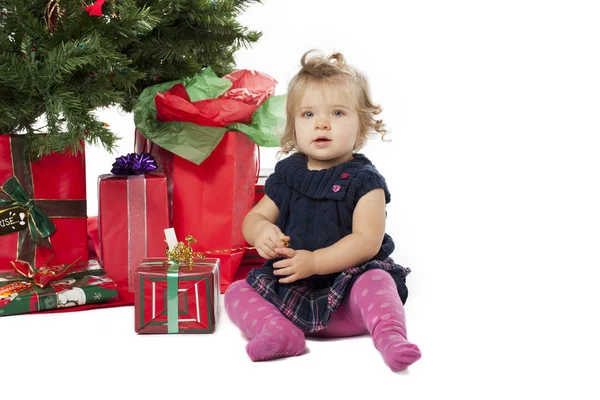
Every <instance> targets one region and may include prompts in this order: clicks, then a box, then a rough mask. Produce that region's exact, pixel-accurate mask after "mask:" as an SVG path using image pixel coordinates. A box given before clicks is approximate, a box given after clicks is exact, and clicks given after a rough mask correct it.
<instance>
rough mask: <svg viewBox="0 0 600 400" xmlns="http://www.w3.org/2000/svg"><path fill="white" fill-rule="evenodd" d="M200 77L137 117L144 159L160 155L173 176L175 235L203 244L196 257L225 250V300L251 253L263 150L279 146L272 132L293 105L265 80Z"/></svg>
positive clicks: (155, 91) (244, 73) (142, 105)
mask: <svg viewBox="0 0 600 400" xmlns="http://www.w3.org/2000/svg"><path fill="white" fill-rule="evenodd" d="M200 75H201V76H199V77H196V78H194V79H191V80H188V81H184V82H183V83H181V82H180V81H177V82H173V83H168V84H161V85H157V87H151V88H147V89H146V90H145V91H144V93H142V95H141V96H140V100H139V101H138V103H137V105H136V109H134V112H135V121H136V127H137V130H136V152H138V153H139V152H147V153H150V154H152V155H153V156H154V157H155V158H156V159H157V161H158V164H159V165H160V168H161V172H163V173H164V174H165V175H166V176H167V179H168V182H169V195H170V200H171V206H172V208H171V211H172V224H173V227H174V228H175V230H176V231H179V232H188V233H189V234H191V235H192V236H194V237H195V238H196V239H197V240H198V242H197V243H196V245H195V246H194V250H198V251H201V252H206V253H208V252H214V251H216V250H220V251H219V252H216V254H214V253H213V254H214V255H215V257H218V258H219V259H220V260H221V265H220V274H221V287H220V291H221V293H223V292H224V291H225V290H226V289H227V287H228V286H229V285H230V284H231V283H232V282H233V281H234V277H235V274H236V271H237V270H238V267H239V265H240V263H241V261H242V257H243V255H244V250H243V248H244V247H245V246H246V245H247V243H246V241H245V239H244V237H243V235H242V229H241V227H242V223H243V221H244V218H245V216H246V214H247V213H248V212H249V211H250V210H251V209H252V205H253V202H254V185H255V183H256V180H257V175H258V169H259V165H258V156H257V153H258V152H257V147H256V144H258V145H269V146H272V145H278V139H277V138H276V137H275V135H274V134H271V135H270V134H265V132H270V131H271V130H275V129H276V127H277V125H278V124H279V123H280V122H281V121H282V120H283V118H279V117H280V114H284V112H285V104H284V103H285V99H283V98H279V97H278V96H271V95H272V94H273V93H274V89H275V86H276V84H277V82H276V81H275V80H274V79H273V78H271V77H269V76H268V75H266V74H263V73H260V72H256V71H250V70H241V71H235V72H233V73H231V74H229V75H227V76H225V77H223V78H218V77H216V76H215V75H214V73H212V71H210V70H209V69H207V70H205V71H203V72H202V73H201V74H200ZM207 93H209V94H207ZM212 96H214V97H216V98H212ZM198 98H199V100H194V99H198ZM249 123H252V125H251V126H248V125H245V124H249ZM250 138H251V139H252V140H251V139H250ZM234 249H239V250H234Z"/></svg>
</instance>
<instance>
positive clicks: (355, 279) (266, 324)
mask: <svg viewBox="0 0 600 400" xmlns="http://www.w3.org/2000/svg"><path fill="white" fill-rule="evenodd" d="M310 53H311V51H309V52H307V53H305V54H304V55H303V57H302V60H301V65H302V68H301V70H300V71H299V72H298V74H297V75H296V76H294V77H293V79H292V80H291V82H290V84H289V88H288V95H287V122H286V128H285V133H284V136H283V137H282V139H281V147H282V151H283V152H284V153H290V152H294V153H293V154H292V155H291V156H289V157H287V158H285V159H283V160H281V161H279V162H278V163H277V164H276V166H275V172H274V173H273V174H272V175H271V176H270V177H269V178H268V179H267V181H266V183H265V196H264V198H263V199H262V200H261V201H260V202H259V203H258V204H257V205H256V206H255V207H254V208H253V209H252V211H251V212H250V213H249V214H248V215H247V216H246V218H245V220H244V223H243V227H242V229H243V233H244V237H245V238H246V240H247V241H248V243H250V244H252V245H254V246H255V247H256V248H257V250H258V253H259V254H260V255H261V256H262V257H263V258H265V259H266V260H267V261H266V262H265V263H264V265H263V266H262V267H261V268H255V269H253V270H252V271H250V273H249V274H248V277H247V279H246V280H245V281H238V282H234V283H233V284H232V285H231V286H230V287H229V289H228V290H227V292H226V293H225V309H226V311H227V314H228V315H229V317H230V318H231V320H232V321H233V323H234V324H235V325H236V326H237V327H238V328H239V329H241V330H242V332H243V333H244V334H245V335H246V336H247V337H248V338H249V339H250V342H249V343H248V345H247V347H246V351H247V353H248V355H249V357H250V358H251V359H252V360H253V361H260V360H269V359H273V358H279V357H286V356H294V355H300V354H302V353H303V351H304V349H305V340H304V336H305V335H314V336H321V337H344V336H354V335H361V334H366V333H369V334H370V335H371V336H372V338H373V342H374V344H375V347H376V348H377V350H379V352H380V353H381V355H382V356H383V360H384V361H385V363H386V364H387V365H388V366H389V367H390V368H391V369H392V370H393V371H398V370H401V369H404V368H406V367H408V366H409V365H410V364H412V363H413V362H415V361H416V360H418V359H419V358H420V357H421V352H420V351H419V348H418V347H417V346H416V345H414V344H412V343H410V342H409V341H408V340H407V337H406V323H405V318H404V306H403V303H404V302H405V301H406V298H407V296H408V290H407V288H406V285H405V280H406V275H407V274H408V273H409V272H410V270H409V269H408V268H403V267H401V266H400V265H398V264H395V263H394V261H393V260H392V259H391V258H390V254H391V253H392V252H393V251H394V242H393V241H392V238H391V237H390V236H389V235H387V234H386V233H385V219H386V211H385V207H386V204H387V203H389V201H390V193H389V192H388V188H387V185H386V182H385V179H384V178H383V176H381V175H380V174H379V172H378V171H377V170H376V169H375V166H374V165H373V164H372V163H371V161H369V159H367V157H365V156H364V155H362V154H360V153H356V151H357V150H359V149H361V148H362V147H363V146H364V144H365V142H366V140H367V139H368V135H369V134H370V133H373V132H377V133H379V134H381V135H384V134H385V133H386V130H385V129H384V125H383V122H382V121H381V120H376V119H374V116H375V115H376V114H379V113H380V112H381V108H380V107H379V106H377V105H375V104H373V102H372V100H371V98H370V94H369V87H368V83H367V80H366V78H365V77H364V76H363V75H362V74H361V73H360V72H358V71H357V70H356V69H354V68H353V67H351V66H349V65H347V64H346V63H345V61H344V57H343V56H342V55H341V54H339V53H336V54H332V55H331V56H329V57H328V58H324V57H322V56H318V55H317V56H313V57H309V56H310Z"/></svg>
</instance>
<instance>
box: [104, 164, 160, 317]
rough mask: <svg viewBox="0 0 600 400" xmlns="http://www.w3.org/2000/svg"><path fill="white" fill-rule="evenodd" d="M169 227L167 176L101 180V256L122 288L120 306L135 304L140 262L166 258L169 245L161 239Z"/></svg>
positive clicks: (137, 176) (118, 177) (112, 177)
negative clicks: (136, 270)
mask: <svg viewBox="0 0 600 400" xmlns="http://www.w3.org/2000/svg"><path fill="white" fill-rule="evenodd" d="M168 227H169V204H168V197H167V179H166V177H165V176H164V175H161V174H145V175H131V176H116V175H101V176H100V177H99V178H98V236H99V246H98V248H99V254H98V257H99V259H100V263H101V265H102V266H103V267H104V269H105V270H106V272H107V273H108V274H109V275H110V276H111V277H112V278H113V279H114V280H115V282H116V283H117V285H118V289H119V303H120V305H126V304H133V303H134V294H133V291H134V284H133V282H134V281H133V273H134V271H135V268H136V267H137V266H138V265H139V263H140V262H141V261H142V260H143V259H145V258H148V257H161V256H164V255H165V249H166V244H165V242H164V239H161V238H162V237H163V232H164V230H165V229H166V228H168Z"/></svg>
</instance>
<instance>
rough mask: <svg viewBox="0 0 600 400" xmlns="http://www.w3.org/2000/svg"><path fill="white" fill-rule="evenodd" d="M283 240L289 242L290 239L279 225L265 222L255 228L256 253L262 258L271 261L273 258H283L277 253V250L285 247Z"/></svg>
mask: <svg viewBox="0 0 600 400" xmlns="http://www.w3.org/2000/svg"><path fill="white" fill-rule="evenodd" d="M282 240H285V241H286V242H289V241H290V237H289V236H285V235H284V234H283V233H282V232H281V230H280V229H279V227H277V225H275V224H272V223H270V222H269V221H263V222H262V223H260V224H258V225H257V226H256V228H255V234H254V247H256V251H258V254H259V255H260V256H261V257H262V258H265V259H267V260H270V259H271V258H276V257H281V256H280V255H279V254H278V253H276V252H275V249H276V248H277V247H281V246H282V245H283V243H282V242H281V241H282Z"/></svg>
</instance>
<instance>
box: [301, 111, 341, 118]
mask: <svg viewBox="0 0 600 400" xmlns="http://www.w3.org/2000/svg"><path fill="white" fill-rule="evenodd" d="M333 115H335V116H336V117H341V116H343V115H346V114H345V113H344V112H343V111H342V110H335V111H334V112H333ZM302 116H303V117H305V118H310V117H314V114H313V113H312V111H305V112H303V113H302Z"/></svg>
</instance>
